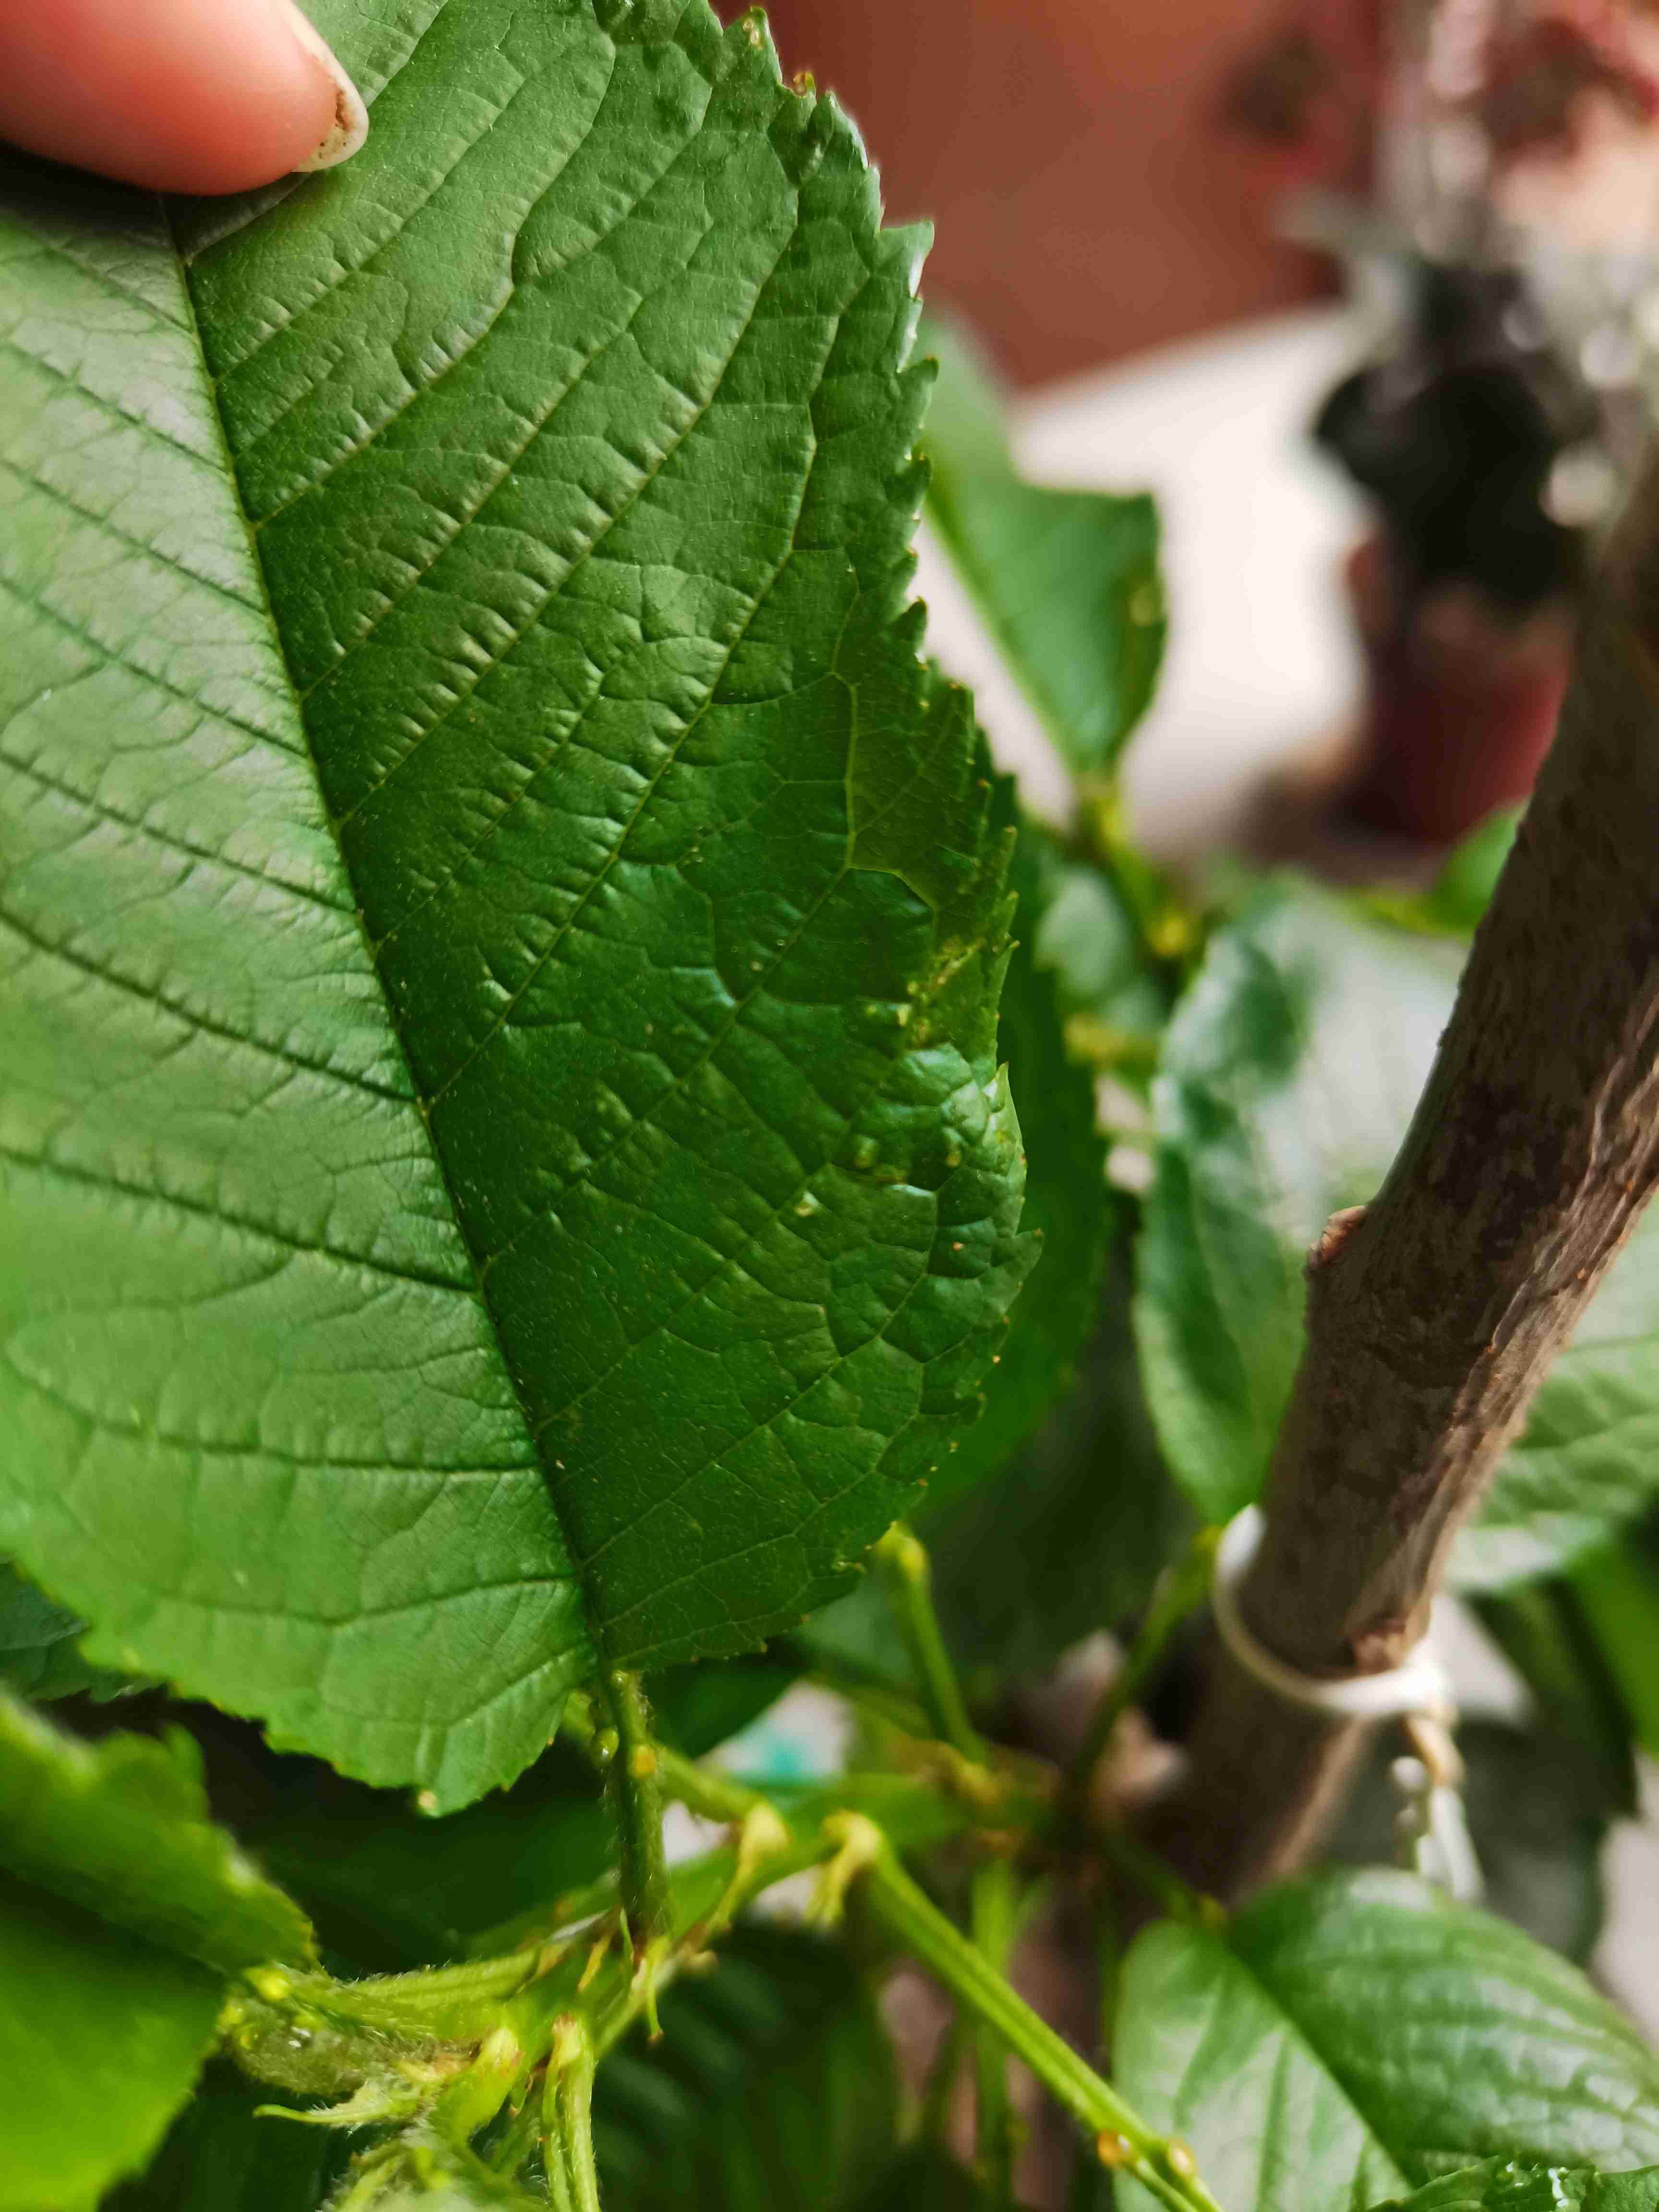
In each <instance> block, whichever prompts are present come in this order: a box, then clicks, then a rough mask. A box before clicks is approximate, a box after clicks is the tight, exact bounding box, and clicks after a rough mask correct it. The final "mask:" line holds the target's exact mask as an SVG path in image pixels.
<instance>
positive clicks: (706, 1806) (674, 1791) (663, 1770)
mask: <svg viewBox="0 0 1659 2212" xmlns="http://www.w3.org/2000/svg"><path fill="white" fill-rule="evenodd" d="M657 1779H658V1782H659V1784H660V1786H661V1789H662V1794H663V1796H665V1797H669V1798H671V1799H673V1801H674V1802H676V1803H677V1804H680V1805H684V1807H685V1808H686V1810H687V1811H688V1812H690V1813H696V1814H701V1816H702V1819H704V1820H725V1821H731V1820H744V1818H745V1817H746V1816H747V1815H748V1814H750V1813H752V1812H753V1811H754V1810H755V1808H757V1806H759V1805H763V1804H764V1803H765V1802H766V1800H765V1798H764V1797H763V1796H762V1795H761V1793H760V1791H759V1790H751V1789H750V1788H749V1786H748V1784H746V1783H743V1782H738V1781H735V1780H734V1779H733V1778H732V1776H731V1775H729V1774H722V1773H721V1772H720V1769H719V1768H718V1767H716V1766H699V1765H697V1764H696V1760H695V1759H687V1758H685V1757H684V1755H683V1754H682V1753H679V1752H678V1751H671V1750H670V1749H669V1747H668V1746H667V1745H666V1744H665V1743H659V1745H658V1746H657Z"/></svg>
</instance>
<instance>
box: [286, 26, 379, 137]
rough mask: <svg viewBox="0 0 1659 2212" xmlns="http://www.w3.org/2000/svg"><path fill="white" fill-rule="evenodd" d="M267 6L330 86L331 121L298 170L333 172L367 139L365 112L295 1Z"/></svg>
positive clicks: (332, 54) (330, 50)
mask: <svg viewBox="0 0 1659 2212" xmlns="http://www.w3.org/2000/svg"><path fill="white" fill-rule="evenodd" d="M271 5H272V6H273V7H274V8H275V9H276V11H277V13H278V14H279V15H281V16H282V17H283V21H285V22H286V23H287V24H288V26H289V29H290V30H291V31H292V32H293V33H294V35H295V38H296V39H297V40H299V42H300V44H301V46H303V47H304V48H305V51H306V52H307V53H308V54H309V55H310V56H311V58H312V59H313V61H315V62H319V63H321V64H322V66H323V67H324V69H325V70H327V71H328V74H329V76H331V78H332V80H333V82H334V121H333V123H332V125H331V127H330V129H329V132H328V135H327V137H325V139H324V140H323V143H322V144H321V145H320V146H319V147H318V149H317V150H316V152H315V153H314V154H311V155H307V158H306V159H305V160H304V161H301V163H300V164H299V165H298V166H299V167H301V169H337V168H338V167H339V166H340V164H341V162H342V161H349V160H350V159H351V157H352V155H354V154H355V153H356V151H357V149H358V148H359V147H360V146H361V145H362V143H363V141H364V139H365V138H367V137H368V109H367V108H366V107H365V106H363V96H362V93H360V92H359V91H358V89H357V88H356V85H355V84H353V82H351V79H350V78H349V76H347V75H346V73H345V71H344V70H343V69H342V68H341V67H340V64H339V60H338V58H337V56H336V54H335V52H334V50H333V48H332V47H331V46H330V45H329V44H328V42H327V40H325V39H324V38H323V37H322V35H321V33H319V31H318V29H317V27H316V25H315V24H314V23H313V21H311V18H310V17H309V16H308V15H305V14H304V13H302V11H301V9H299V8H298V7H296V6H295V0H271Z"/></svg>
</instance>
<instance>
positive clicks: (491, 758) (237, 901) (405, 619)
mask: <svg viewBox="0 0 1659 2212" xmlns="http://www.w3.org/2000/svg"><path fill="white" fill-rule="evenodd" d="M316 15H317V19H318V22H319V28H320V29H321V30H322V31H323V32H324V33H325V35H326V36H327V37H328V38H329V39H330V40H331V43H332V44H333V45H334V46H335V48H336V50H337V52H339V54H340V55H341V58H342V59H343V62H344V64H345V65H346V66H347V68H348V69H349V70H350V71H351V73H352V75H353V76H354V77H355V78H356V82H358V83H359V84H360V85H361V86H362V87H363V88H364V89H365V91H366V93H367V94H369V95H370V96H371V97H372V99H373V100H374V119H373V128H372V130H371V133H370V138H369V143H368V147H367V148H366V149H365V151H364V152H363V153H362V155H360V156H358V157H357V158H356V160H354V161H352V162H351V163H349V165H348V166H347V167H344V168H343V169H341V170H338V171H336V172H332V173H328V174H326V175H324V176H319V177H313V178H308V179H290V180H289V181H288V182H287V183H285V184H283V185H279V186H276V187H275V188H273V189H272V190H270V191H267V192H264V193H262V194H257V195H253V196H251V197H248V198H246V199H245V200H242V201H240V202H228V203H223V202H215V203H210V204H209V203H203V204H193V205H183V206H172V207H167V208H160V207H157V206H156V204H155V203H153V202H151V201H149V200H147V199H145V198H143V197H141V196H138V195H135V194H132V193H128V192H125V191H116V190H114V189H112V188H106V187H103V186H100V185H94V184H91V183H88V182H86V181H84V180H76V179H65V178H64V176H63V175H62V174H61V173H55V172H49V171H46V170H44V169H40V168H36V167H32V166H31V165H29V164H27V163H25V162H22V161H14V162H13V163H12V164H11V165H10V167H9V170H8V172H7V175H6V181H5V185H4V191H3V200H0V265H3V300H4V307H3V328H0V339H3V347H0V362H3V366H0V423H3V426H4V427H3V430H0V487H3V492H0V495H3V497H4V500H5V502H6V518H5V532H4V549H3V552H0V592H3V597H0V671H3V673H0V775H3V779H4V783H5V789H4V792H3V793H0V838H3V840H4V847H3V864H0V900H3V906H0V1011H3V1020H4V1024H5V1031H6V1035H7V1037H8V1041H9V1053H10V1055H11V1066H10V1069H9V1077H8V1080H7V1083H6V1086H5V1091H4V1097H3V1103H0V1146H3V1157H4V1161H5V1172H4V1182H3V1184H0V1194H3V1196H0V1202H3V1211H4V1216H5V1218H4V1223H3V1227H0V1250H3V1253H4V1255H5V1256H4V1261H3V1264H0V1349H3V1357H0V1415H3V1420H4V1425H5V1431H6V1438H7V1441H6V1444H5V1447H4V1449H3V1454H0V1542H3V1543H5V1544H6V1545H7V1546H8V1547H9V1548H10V1549H12V1550H13V1551H14V1552H15V1553H16V1554H17V1556H18V1557H19V1559H20V1560H21V1563H22V1564H23V1565H25V1566H26V1567H27V1569H28V1570H29V1571H31V1572H32V1573H33V1574H34V1575H35V1576H37V1577H39V1579H40V1582H41V1583H42V1584H43V1585H44V1586H45V1588H46V1589H47V1591H48V1592H49V1593H50V1594H51V1595H52V1596H53V1597H54V1598H56V1599H59V1600H61V1601H64V1603H65V1604H67V1605H69V1606H70V1607H73V1608H75V1610H76V1613H81V1614H83V1615H85V1616H86V1617H87V1618H88V1620H91V1621H92V1622H93V1623H94V1630H93V1632H92V1633H91V1635H90V1636H89V1637H88V1638H87V1639H86V1645H85V1648H86V1650H87V1651H88V1655H89V1656H90V1657H91V1658H92V1659H93V1660H94V1661H95V1662H100V1663H104V1664H108V1665H114V1666H117V1667H119V1668H124V1669H126V1670H128V1671H145V1672H154V1673H157V1674H166V1675H167V1676H169V1677H170V1678H171V1679H173V1680H174V1681H176V1682H177V1683H179V1685H180V1686H183V1687H185V1688H186V1689H188V1690H191V1691H194V1692H206V1693H207V1694H210V1696H212V1697H213V1698H214V1699H216V1701H217V1702H219V1703H221V1704H222V1705H227V1706H228V1707H230V1708H231V1709H233V1710H235V1711H244V1712H251V1713H253V1714H257V1715H258V1716H259V1717H263V1718H264V1719H265V1720H266V1721H267V1722H268V1723H270V1726H271V1729H272V1731H273V1735H274V1736H275V1737H276V1740H277V1741H281V1742H284V1743H288V1744H291V1745H295V1746H296V1747H302V1748H305V1749H308V1750H312V1751H314V1752H317V1753H321V1754H322V1755H324V1756H325V1757H327V1758H328V1759H331V1760H333V1761H334V1762H335V1763H336V1764H337V1765H339V1766H341V1767H342V1768H343V1769H344V1770H346V1771H349V1772H350V1773H353V1774H355V1775H357V1776H359V1777H361V1778H364V1779H366V1780H368V1781H372V1782H375V1783H380V1784H399V1783H405V1782H413V1783H416V1784H419V1785H421V1786H422V1788H423V1789H425V1790H428V1792H429V1793H430V1802H432V1803H433V1804H434V1805H435V1806H436V1807H438V1808H447V1807H449V1806H453V1805H456V1804H459V1803H461V1802H465V1800H466V1799H468V1798H469V1797H471V1796H476V1795H477V1793H478V1792H479V1791H481V1790H484V1789H486V1788H488V1787H489V1786H491V1785H493V1784H500V1783H502V1782H505V1781H507V1780H510V1779H511V1778H512V1776H513V1774H514V1773H516V1772H517V1771H520V1769H521V1768H522V1767H523V1766H524V1765H525V1764H526V1762H527V1761H528V1760H529V1759H531V1758H532V1757H533V1756H534V1755H535V1753H536V1752H537V1751H538V1749H539V1748H540V1747H541V1746H542V1744H543V1743H544V1742H545V1741H546V1739H547V1736H548V1735H549V1733H550V1729H551V1727H552V1726H553V1724H554V1723H555V1722H556V1717H557V1713H558V1711H559V1708H560V1704H561V1701H562V1695H563V1692H564V1691H565V1690H566V1688H568V1686H569V1685H570V1683H571V1682H573V1681H574V1680H577V1679H580V1678H582V1677H585V1676H586V1675H588V1674H591V1673H592V1671H593V1669H594V1668H595V1665H596V1663H597V1662H599V1660H601V1659H603V1661H605V1662H606V1663H609V1664H612V1665H620V1664H629V1665H638V1666H649V1667H656V1666H661V1665H664V1664H666V1663H668V1662H675V1661H680V1660H684V1659H689V1658H694V1657H696V1656H704V1655H707V1654H710V1653H716V1652H721V1651H726V1650H737V1649H740V1648H744V1647H746V1646H749V1645H752V1644H755V1643H757V1641H758V1640H759V1639H760V1638H763V1636H764V1635H765V1634H767V1633H768V1632H770V1631H771V1630H773V1629H775V1628H776V1627H778V1626H782V1625H784V1624H785V1623H787V1622H788V1621H791V1620H795V1619H797V1618H799V1616H800V1615H801V1614H802V1613H805V1611H806V1610H808V1609H809V1608H810V1607H812V1606H814V1605H816V1604H817V1603H819V1602H821V1601H823V1600H824V1599H825V1598H826V1597H827V1596H829V1595H831V1594H832V1593H833V1592H834V1591H835V1590H836V1589H838V1588H839V1587H841V1586H842V1583H844V1581H845V1578H846V1570H847V1569H848V1566H849V1565H851V1563H852V1562H854V1560H855V1559H856V1558H857V1555H858V1553H859V1552H860V1550H861V1549H862V1548H863V1547H864V1546H866V1544H867V1543H868V1542H869V1541H872V1539H873V1538H874V1537H875V1536H876V1535H877V1534H879V1532H880V1530H881V1529H882V1528H884V1526H885V1525H886V1524H887V1523H888V1522H889V1521H890V1520H891V1518H892V1517H893V1516H894V1515H895V1513H896V1512H897V1511H898V1510H900V1509H901V1507H902V1504H904V1502H905V1500H906V1498H907V1497H908V1494H909V1493H910V1492H911V1490H912V1488H913V1486H914V1484H915V1481H916V1480H917V1479H918V1478H920V1477H921V1476H923V1475H925V1474H927V1471H928V1470H929V1469H930V1468H932V1467H933V1466H934V1465H935V1464H936V1463H937V1462H938V1460H939V1457H940V1456H941V1455H942V1454H943V1451H944V1449H945V1443H947V1442H948V1440H949V1438H950V1437H951V1435H952V1434H953V1433H954V1432H955V1431H957V1429H958V1428H959V1427H961V1426H962V1425H963V1423H964V1421H965V1420H966V1419H968V1418H969V1416H970V1415H971V1413H972V1412H973V1410H974V1408H975V1404H976V1397H977V1391H978V1388H979V1384H980V1382H981V1376H982V1374H983V1371H984V1370H985V1369H986V1367H987V1364H988V1358H989V1354H990V1352H991V1351H992V1349H993V1348H994V1341H995V1339H996V1336H997V1334H998V1333H999V1330H1000V1322H1001V1316H1002V1315H1003V1313H1004V1311H1005V1310H1006V1306H1007V1304H1008V1302H1009V1300H1010V1299H1011V1297H1012V1294H1013V1291H1014V1289H1015V1287H1016V1286H1017V1284H1018V1279H1019V1275H1020V1273H1021V1272H1022V1270H1023V1268H1024V1267H1025V1266H1026V1265H1027V1264H1029V1257H1030V1255H1029V1252H1028V1250H1027V1249H1026V1248H1025V1246H1024V1245H1023V1244H1022V1243H1021V1242H1020V1240H1019V1238H1018V1234H1017V1222H1018V1207H1019V1194H1020V1166H1019V1147H1018V1129H1017V1127H1016V1124H1015V1121H1014V1116H1013V1112H1012V1106H1011V1103H1010V1101H1009V1097H1008V1095H1007V1091H1006V1085H1004V1084H1003V1083H1002V1082H1001V1081H1000V1078H999V1076H998V1073H997V1068H996V1063H995V1014H996V999H997V991H998V988H999V985H1000V973H1001V968H1002V963H1003V961H1004V958H1005V956H1006V937H1007V925H1008V901H1007V898H1006V895H1005V892H1004V890H1003V880H1002V878H1003V869H1004V866H1005V862H1006V849H1005V843H1006V841H1005V840H1004V839H1003V838H1002V837H1001V836H1000V834H999V833H998V831H997V829H996V828H995V825H994V822H993V819H992V815H991V809H990V793H989V790H988V786H987V782H986V780H985V778H984V776H983V775H982V774H981V756H980V750H979V746H978V743H977V740H976V738H975V732H974V730H973V726H972V720H971V713H970V710H969V706H968V702H967V701H966V699H965V697H964V696H963V695H962V694H960V693H958V692H956V691H954V690H951V689H950V688H949V687H947V686H945V684H943V683H942V682H941V681H940V680H939V679H937V678H933V677H932V676H930V675H928V674H927V672H926V671H924V670H923V668H922V667H921V664H920V662H919V661H918V659H917V656H916V650H915V648H916V644H917V641H918V636H919V617H918V616H916V615H915V614H913V613H911V612H908V611H906V608H905V594H906V587H907V584H908V575H909V564H908V553H907V545H908V537H909V533H910V530H911V527H912V525H913V522H914V519H915V507H916V504H917V501H918V499H919V497H920V477H919V475H918V472H917V470H916V468H915V464H914V463H913V461H912V458H911V447H912V441H913V438H914V435H915V428H916V424H917V422H918V420H919V418H920V416H921V409H922V406H923V404H924V399H925V393H926V386H927V371H925V370H923V369H920V368H915V369H908V370H907V369H905V368H903V366H902V364H903V362H904V360H905V356H906V354H907V350H908V343H909V337H910V331H911V326H912V323H913V320H914V314H915V307H914V301H913V298H912V290H913V282H914V276H915V266H916V263H917V259H918V254H919V240H918V239H917V237H916V236H915V234H906V233H891V234H884V233H883V232H882V231H881V230H880V228H879V210H878V203H877V199H876V191H875V185H874V182H873V179H872V176H871V174H870V172H869V170H868V168H867V167H866V163H865V161H864V158H863V155H862V150H861V149H860V146H859V143H858V141H857V138H856V136H855V134H854V132H853V131H851V129H850V128H849V127H848V125H847V124H846V123H845V121H844V120H843V119H842V118H841V116H840V115H839V113H838V112H837V111H836V109H835V107H834V106H833V103H831V102H829V101H827V100H826V101H820V100H816V99H814V98H812V97H809V96H805V95H798V94H793V93H790V92H787V91H786V90H784V89H783V88H781V84H780V82H779V80H778V75H777V69H776V64H775V58H774V56H773V55H772V53H771V51H770V48H769V45H768V44H767V41H766V40H765V37H764V34H763V31H762V30H761V28H760V27H759V25H758V22H757V21H755V20H749V19H745V21H744V22H742V23H740V24H738V25H737V26H735V27H732V29H731V30H729V31H726V32H722V31H721V30H720V27H719V26H718V25H717V23H716V22H715V20H714V16H713V15H712V13H711V12H710V11H709V9H708V8H707V6H706V5H704V4H702V0H694V4H690V5H686V4H683V0H631V3H630V4H623V0H557V4H547V5H544V6H540V7H538V8H534V9H526V8H525V7H523V6H521V5H518V4H513V0H387V4H386V5H385V6H382V7H379V8H376V9H362V8H361V7H359V6H358V5H356V4H355V0H327V3H326V4H324V5H320V6H319V7H318V9H316Z"/></svg>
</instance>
